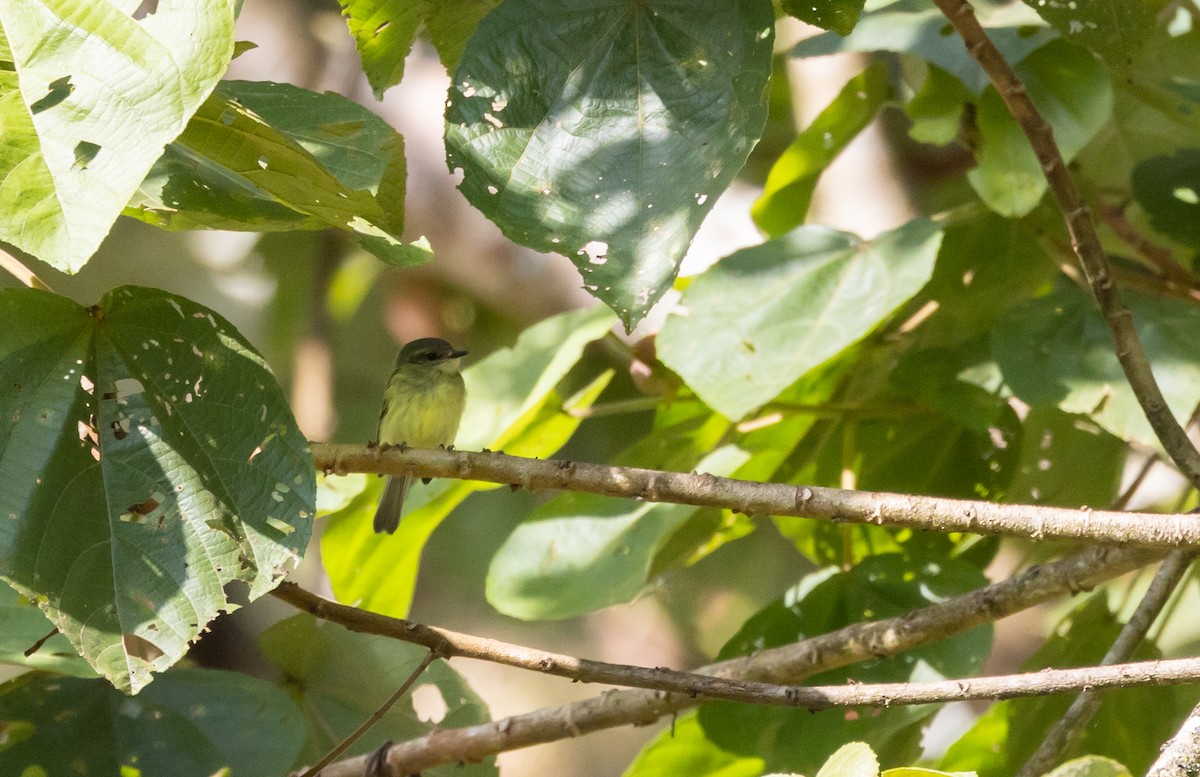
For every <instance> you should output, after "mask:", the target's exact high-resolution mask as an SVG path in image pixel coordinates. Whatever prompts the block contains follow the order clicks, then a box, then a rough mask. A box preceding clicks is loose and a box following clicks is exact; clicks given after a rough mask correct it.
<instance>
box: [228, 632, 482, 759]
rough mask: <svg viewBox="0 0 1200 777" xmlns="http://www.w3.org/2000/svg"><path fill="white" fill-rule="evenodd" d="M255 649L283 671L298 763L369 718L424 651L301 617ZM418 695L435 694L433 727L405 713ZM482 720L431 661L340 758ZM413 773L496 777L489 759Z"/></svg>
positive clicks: (463, 687)
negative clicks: (298, 713)
mask: <svg viewBox="0 0 1200 777" xmlns="http://www.w3.org/2000/svg"><path fill="white" fill-rule="evenodd" d="M260 642H261V645H262V650H263V654H264V655H266V657H267V659H268V660H270V661H271V662H272V663H274V664H275V665H276V666H277V667H279V669H280V671H282V672H283V684H284V687H285V688H286V689H287V690H288V692H290V693H291V695H292V697H293V698H294V699H295V701H296V702H297V704H299V706H300V709H301V710H303V713H304V719H305V720H304V722H303V723H300V722H298V723H297V725H296V726H295V728H296V731H297V732H301V731H304V729H305V724H307V739H306V741H305V742H304V747H303V750H302V751H301V753H300V758H299V759H298V761H299V762H300V763H310V764H311V763H313V762H314V761H316V760H317V759H318V758H320V757H321V756H323V755H325V754H326V753H327V752H329V751H330V750H331V749H332V748H333V746H334V745H336V744H337V743H339V742H341V741H342V740H343V739H344V738H345V737H346V736H348V735H349V734H350V732H352V731H354V730H355V729H356V728H358V726H360V725H361V724H362V722H363V721H364V720H366V719H367V718H369V717H370V716H371V714H372V713H374V712H375V711H376V710H377V709H378V708H379V705H381V704H382V703H383V702H384V700H385V699H387V698H388V697H389V696H390V695H391V694H392V692H393V691H395V690H396V689H397V688H399V687H400V685H401V684H402V683H403V682H404V681H405V680H407V679H408V676H409V674H410V673H411V672H412V671H413V670H414V669H416V668H417V665H418V664H420V663H421V660H422V659H423V658H424V656H425V654H426V653H427V652H428V651H427V650H426V649H425V648H423V647H420V646H418V645H410V644H408V643H405V642H400V641H398V640H395V639H388V638H386V637H379V636H375V635H371V634H357V633H355V632H352V631H348V630H346V629H344V628H342V627H341V626H337V625H334V624H330V623H326V622H324V621H318V620H317V619H315V618H313V617H312V616H311V615H308V614H307V613H301V614H299V615H295V616H293V617H291V618H288V619H287V620H285V621H280V622H279V623H276V624H275V625H274V626H272V627H271V628H269V629H267V630H266V631H265V632H263V634H262V637H261V638H260ZM426 692H435V693H436V695H437V696H438V697H440V700H441V701H442V702H443V703H444V704H445V712H444V714H443V715H442V717H441V718H440V719H438V720H422V719H421V718H420V717H419V716H418V715H417V712H416V711H415V710H414V709H413V694H416V693H426ZM488 720H490V715H489V714H488V710H487V707H486V706H485V704H484V702H483V700H482V699H480V698H479V697H478V696H477V695H476V694H475V692H474V691H472V690H471V688H470V686H468V685H467V683H466V682H465V681H464V680H463V679H462V677H460V676H459V675H458V673H457V672H455V671H454V670H453V669H451V668H450V667H449V665H447V664H446V663H445V662H443V661H435V662H434V663H432V664H430V665H429V667H427V668H426V669H425V671H424V672H423V673H422V674H421V676H420V678H418V680H417V682H416V683H415V684H414V685H413V687H412V689H411V690H410V691H409V693H408V694H407V695H406V696H405V698H404V699H402V700H401V701H400V702H399V703H397V704H396V705H395V706H394V707H392V708H391V709H390V710H388V712H387V714H385V715H384V716H383V717H382V718H381V719H380V720H379V722H378V723H377V724H375V726H374V727H373V728H372V729H371V731H370V732H369V733H368V735H367V736H364V737H362V738H361V739H359V740H358V741H357V742H355V743H354V744H353V745H352V746H351V747H350V750H349V751H347V752H348V754H349V755H360V754H363V753H368V752H371V751H372V750H375V749H377V748H378V747H379V746H380V745H381V744H383V742H384V741H386V740H393V741H398V742H402V741H405V740H408V739H414V738H416V737H418V736H421V735H422V734H428V733H429V732H430V731H432V730H434V729H435V728H438V727H444V728H458V727H462V726H472V725H477V724H480V723H486V722H487V721H488ZM283 771H284V770H280V771H279V773H283ZM236 773H237V772H235V774H236ZM262 773H265V772H262ZM421 773H422V774H430V775H443V774H446V775H449V774H454V775H463V777H485V776H486V775H495V774H496V773H497V772H496V765H495V760H494V759H491V758H489V759H487V760H485V761H484V762H483V763H476V764H450V765H448V766H443V767H439V768H436V769H426V770H423V771H422V772H421Z"/></svg>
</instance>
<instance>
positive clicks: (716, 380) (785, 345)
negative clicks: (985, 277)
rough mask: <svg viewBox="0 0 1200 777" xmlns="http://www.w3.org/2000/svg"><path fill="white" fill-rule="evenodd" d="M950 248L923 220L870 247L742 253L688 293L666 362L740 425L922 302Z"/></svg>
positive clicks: (789, 246) (831, 235)
mask: <svg viewBox="0 0 1200 777" xmlns="http://www.w3.org/2000/svg"><path fill="white" fill-rule="evenodd" d="M941 238H942V233H941V230H940V228H939V227H937V226H935V225H934V224H933V223H932V222H930V221H927V220H923V219H920V220H916V221H912V222H909V223H908V224H906V225H904V226H902V227H900V228H899V229H896V230H894V231H892V232H889V233H886V234H884V235H881V236H880V237H877V238H875V239H874V240H872V241H870V242H865V241H863V240H861V239H860V238H858V237H857V236H855V235H851V234H849V233H846V232H838V231H836V230H832V229H829V228H826V227H807V226H806V227H800V228H798V229H795V230H793V231H792V232H789V233H788V234H787V235H785V236H783V237H781V238H777V239H775V240H771V241H768V242H766V243H763V244H762V245H759V246H755V247H753V248H747V249H744V250H742V251H738V252H737V253H735V254H733V255H731V256H729V257H727V258H725V259H723V260H722V261H720V262H718V263H717V264H716V265H714V266H713V267H712V268H710V269H709V270H708V271H707V272H705V273H704V274H703V275H700V276H698V277H697V278H696V279H695V280H694V281H693V282H692V284H691V285H690V286H688V288H687V289H685V290H684V292H683V298H682V300H681V302H680V306H679V307H678V308H677V309H676V310H673V311H672V314H671V315H670V316H668V318H667V320H666V322H665V323H664V324H663V329H662V332H661V333H660V334H659V336H658V353H659V357H660V358H661V359H662V361H663V363H664V364H666V365H667V366H668V367H670V368H671V369H672V370H674V371H675V372H677V373H679V375H680V377H682V378H683V379H684V380H685V381H687V384H688V385H689V386H690V387H691V388H692V389H693V390H694V391H695V392H696V393H697V394H698V395H699V396H700V398H701V399H703V400H704V401H705V402H706V403H707V404H708V405H709V406H710V407H712V408H713V409H715V410H717V411H719V412H721V413H723V414H725V415H726V416H727V417H729V418H731V419H735V420H737V419H740V418H742V417H744V416H745V415H746V414H747V413H749V412H750V411H752V410H754V409H755V408H757V407H760V406H762V405H763V404H764V403H766V402H768V401H770V400H771V399H773V398H774V397H775V396H777V395H778V394H779V393H780V392H781V391H783V390H784V389H785V388H787V387H788V386H789V385H791V384H792V383H794V382H795V381H796V380H797V379H798V378H800V377H801V376H802V375H804V374H805V373H807V372H808V371H809V370H811V369H813V368H814V367H817V366H819V365H820V364H822V363H824V362H825V361H827V360H828V359H830V358H831V357H833V356H835V355H836V354H838V353H839V352H841V351H842V350H843V349H845V348H846V347H848V346H850V345H852V344H854V343H855V342H857V341H859V340H861V339H862V338H863V337H865V336H866V335H867V334H868V333H869V332H870V331H871V330H872V329H874V328H875V327H876V326H878V325H879V323H880V321H882V320H883V319H884V318H886V317H887V316H888V315H889V314H890V313H891V312H892V311H893V310H895V309H896V308H897V307H898V306H899V305H900V304H902V303H903V302H904V301H906V300H907V299H909V298H910V297H912V296H913V295H914V294H915V293H916V292H917V291H918V290H919V289H920V288H921V287H922V286H923V285H924V284H925V282H926V281H927V280H929V276H930V273H931V272H932V271H933V261H934V258H935V257H936V256H937V251H938V245H939V244H940V242H941Z"/></svg>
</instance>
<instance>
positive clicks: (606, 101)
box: [446, 0, 774, 327]
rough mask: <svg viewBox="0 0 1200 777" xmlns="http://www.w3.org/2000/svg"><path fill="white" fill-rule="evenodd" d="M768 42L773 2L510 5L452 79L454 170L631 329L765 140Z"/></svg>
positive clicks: (466, 187) (607, 0)
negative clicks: (558, 257)
mask: <svg viewBox="0 0 1200 777" xmlns="http://www.w3.org/2000/svg"><path fill="white" fill-rule="evenodd" d="M773 32H774V14H773V12H772V9H771V4H770V3H769V2H767V0H729V1H728V2H721V3H695V2H692V1H691V0H598V1H597V2H592V3H589V4H587V5H586V6H577V5H575V4H572V3H568V2H565V1H564V0H505V2H502V3H501V4H500V6H499V7H498V8H496V10H494V11H493V12H492V13H491V14H489V15H488V16H487V17H486V18H484V20H483V22H482V23H481V24H480V25H479V28H478V29H477V30H476V32H475V35H474V36H473V37H472V38H471V40H470V41H469V42H468V44H467V48H466V51H465V52H464V53H463V57H462V60H461V62H460V63H459V66H458V70H457V72H456V73H455V76H454V80H453V84H452V86H451V89H450V105H449V108H448V110H447V113H446V149H447V154H448V162H449V165H450V167H451V169H458V168H461V170H462V172H463V183H462V185H461V189H462V191H463V193H464V194H465V195H466V196H467V199H469V200H470V201H471V203H472V204H473V205H475V207H477V208H479V209H480V210H481V211H483V212H484V213H485V214H487V216H488V217H489V218H491V219H492V220H493V221H495V222H496V223H497V224H498V225H499V226H500V228H501V229H502V230H503V231H504V233H505V234H506V235H508V236H509V237H510V238H512V239H513V240H516V241H517V242H519V243H522V244H524V245H528V246H530V247H532V248H536V249H538V250H541V251H554V252H557V253H561V254H564V255H566V256H569V257H571V259H572V261H574V262H575V264H576V266H578V267H579V269H580V271H581V272H582V273H583V274H584V285H585V288H587V289H588V290H589V291H591V292H592V293H593V294H594V295H596V296H597V297H599V298H600V299H602V300H604V302H605V303H607V304H608V305H609V306H610V307H612V308H613V309H614V310H615V311H617V313H618V314H619V315H620V316H621V319H622V320H623V321H624V322H625V325H626V327H630V326H632V325H633V324H634V323H636V322H637V321H638V320H640V319H641V318H642V316H644V315H645V314H646V311H648V310H649V309H650V307H651V306H652V305H653V304H654V303H655V302H656V301H657V300H658V299H659V298H660V297H661V296H662V294H663V293H664V292H665V291H666V290H667V289H668V288H670V286H671V283H672V282H673V280H674V277H675V273H676V271H677V270H678V267H679V262H680V261H681V259H682V258H683V254H684V252H685V251H686V250H687V247H688V244H689V243H690V242H691V239H692V236H693V235H694V234H695V233H696V230H697V229H698V228H699V226H700V222H701V221H702V220H703V218H704V216H705V214H706V213H708V211H709V210H710V209H711V208H712V206H713V204H714V203H715V201H716V198H717V196H718V195H719V194H721V192H722V191H724V190H725V187H726V186H728V185H729V182H730V181H731V180H732V179H733V176H734V175H735V174H736V173H737V171H738V170H739V169H741V167H742V165H743V163H744V162H745V161H746V157H747V155H748V154H749V153H750V149H751V148H752V147H753V146H754V143H755V142H756V141H757V139H758V136H759V134H760V133H761V132H762V128H763V125H764V123H765V121H766V115H767V103H766V87H767V81H768V78H769V75H770V64H771V42H772V36H773Z"/></svg>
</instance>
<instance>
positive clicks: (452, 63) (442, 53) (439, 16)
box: [421, 0, 500, 72]
mask: <svg viewBox="0 0 1200 777" xmlns="http://www.w3.org/2000/svg"><path fill="white" fill-rule="evenodd" d="M421 3H422V5H423V6H424V11H425V27H426V29H428V30H429V40H430V41H431V42H432V43H433V47H434V48H435V49H437V53H438V57H439V58H441V60H442V64H443V65H445V66H446V69H447V70H449V71H451V72H454V69H455V68H456V67H458V62H459V60H460V59H462V54H463V49H465V48H466V47H467V40H469V39H470V37H471V36H472V35H473V34H474V33H475V28H476V27H478V26H479V22H480V20H481V19H483V17H485V16H487V15H488V13H489V12H490V11H491V10H492V9H493V8H495V7H496V6H497V5H499V4H500V0H421Z"/></svg>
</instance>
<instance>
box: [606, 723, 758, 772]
mask: <svg viewBox="0 0 1200 777" xmlns="http://www.w3.org/2000/svg"><path fill="white" fill-rule="evenodd" d="M763 767H764V764H763V761H762V759H761V758H755V757H753V756H747V757H742V756H737V755H734V754H733V753H730V752H728V751H725V750H722V749H721V748H720V747H718V746H717V745H715V744H713V742H712V740H710V739H708V738H707V737H706V736H704V729H702V728H701V727H700V724H699V722H698V721H697V720H696V713H695V712H689V713H686V714H684V715H680V716H679V717H678V718H676V719H675V720H674V721H673V722H672V724H671V727H670V728H668V729H666V730H665V731H663V732H662V733H660V734H659V735H658V736H656V737H655V738H654V739H653V740H652V741H651V742H650V743H649V744H648V745H646V746H645V747H644V748H642V751H641V752H640V753H638V756H637V758H635V759H634V760H633V763H631V764H630V765H629V768H628V769H626V770H625V773H624V775H623V776H622V777H678V775H683V774H686V775H688V776H689V777H759V775H761V774H762V773H763Z"/></svg>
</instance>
